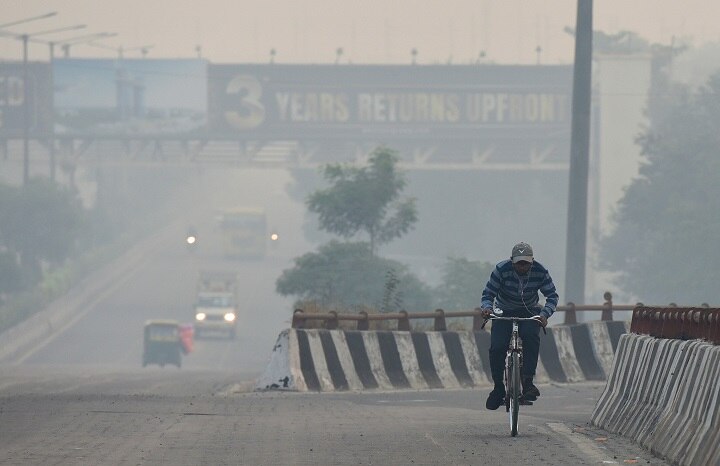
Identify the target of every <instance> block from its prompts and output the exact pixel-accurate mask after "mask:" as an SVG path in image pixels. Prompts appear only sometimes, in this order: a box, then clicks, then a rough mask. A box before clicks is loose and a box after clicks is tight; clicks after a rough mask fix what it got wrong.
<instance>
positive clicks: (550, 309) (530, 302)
mask: <svg viewBox="0 0 720 466" xmlns="http://www.w3.org/2000/svg"><path fill="white" fill-rule="evenodd" d="M538 292H540V293H542V294H543V295H544V296H545V306H544V307H543V308H542V310H541V309H540V306H539V305H538V302H539V301H540V296H539V295H538ZM493 303H495V305H496V306H497V307H499V308H500V309H502V310H503V311H505V312H506V314H505V315H506V316H511V315H512V316H519V317H528V314H532V315H536V314H542V315H544V316H545V317H550V316H551V315H552V314H553V313H554V312H555V308H556V307H557V303H558V294H557V291H556V290H555V284H554V283H553V280H552V278H551V277H550V272H548V270H547V269H546V268H545V267H543V265H542V264H541V263H539V262H538V261H534V262H533V264H532V267H531V268H530V272H528V274H527V275H524V276H518V274H517V273H516V272H515V269H514V268H513V265H512V262H510V261H509V260H504V261H502V262H500V263H498V264H497V265H496V266H495V269H494V270H493V271H492V274H490V279H489V280H488V282H487V285H485V290H483V294H482V303H481V305H480V307H482V308H483V309H492V307H493ZM538 311H539V312H538Z"/></svg>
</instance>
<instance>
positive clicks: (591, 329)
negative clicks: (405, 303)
mask: <svg viewBox="0 0 720 466" xmlns="http://www.w3.org/2000/svg"><path fill="white" fill-rule="evenodd" d="M627 329H628V324H627V323H625V322H593V323H590V324H576V325H570V326H557V327H549V328H548V334H547V336H544V337H542V340H541V344H540V358H539V360H538V370H537V374H536V381H537V382H539V383H545V382H548V381H556V382H578V381H585V380H604V379H605V374H606V373H608V372H609V368H610V367H612V358H613V355H614V350H615V348H616V347H617V341H618V340H619V335H620V334H621V333H624V332H627ZM615 336H617V338H615ZM489 347H490V334H489V333H488V332H485V331H482V332H471V331H466V332H463V331H461V332H452V331H444V332H435V331H432V332H409V331H358V330H322V329H287V330H284V331H283V332H282V333H281V334H280V336H279V337H278V339H277V342H276V344H275V346H274V347H273V351H272V354H271V357H270V361H269V363H268V366H267V369H266V371H265V373H264V374H263V375H262V376H261V377H260V378H259V379H258V380H257V383H256V389H258V390H267V389H277V390H297V391H321V392H328V391H329V392H332V391H347V390H374V389H382V390H397V389H418V390H424V389H440V388H473V387H487V386H489V385H491V384H492V378H491V375H490V360H489V355H488V349H489Z"/></svg>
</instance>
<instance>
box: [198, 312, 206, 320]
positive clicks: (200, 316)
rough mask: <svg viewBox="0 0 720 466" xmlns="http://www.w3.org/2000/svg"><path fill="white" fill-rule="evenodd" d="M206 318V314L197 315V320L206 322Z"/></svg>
mask: <svg viewBox="0 0 720 466" xmlns="http://www.w3.org/2000/svg"><path fill="white" fill-rule="evenodd" d="M205 317H207V316H206V315H205V313H204V312H198V313H197V314H195V320H205Z"/></svg>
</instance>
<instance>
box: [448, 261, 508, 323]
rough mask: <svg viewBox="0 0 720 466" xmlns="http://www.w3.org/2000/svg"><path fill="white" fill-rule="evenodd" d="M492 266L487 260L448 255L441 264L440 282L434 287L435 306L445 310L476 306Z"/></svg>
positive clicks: (465, 308)
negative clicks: (481, 260) (470, 259)
mask: <svg viewBox="0 0 720 466" xmlns="http://www.w3.org/2000/svg"><path fill="white" fill-rule="evenodd" d="M493 267H495V265H494V264H491V263H489V262H480V261H469V260H467V259H464V258H455V257H448V258H447V261H446V262H445V265H444V266H443V276H442V283H441V284H440V286H438V287H437V288H436V289H435V293H434V298H435V300H436V304H435V306H436V307H438V308H441V309H444V310H446V311H456V310H469V309H474V308H476V307H478V306H479V305H480V298H481V296H482V290H483V288H484V287H485V284H486V283H487V280H488V278H490V273H491V272H492V270H493Z"/></svg>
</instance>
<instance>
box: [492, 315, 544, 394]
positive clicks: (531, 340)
mask: <svg viewBox="0 0 720 466" xmlns="http://www.w3.org/2000/svg"><path fill="white" fill-rule="evenodd" d="M503 317H514V316H511V315H505V316H503ZM518 326H519V333H520V338H521V339H522V347H523V366H522V373H521V375H522V378H523V380H524V379H526V378H528V377H533V376H535V369H536V368H537V360H538V354H539V352H540V324H539V323H538V322H535V321H529V320H526V321H522V322H518ZM511 336H512V322H510V321H507V320H495V321H493V323H492V330H491V331H490V371H491V372H492V375H493V380H494V381H495V383H496V384H501V383H502V381H503V373H504V372H505V355H506V354H507V350H508V347H509V346H510V337H511Z"/></svg>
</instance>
